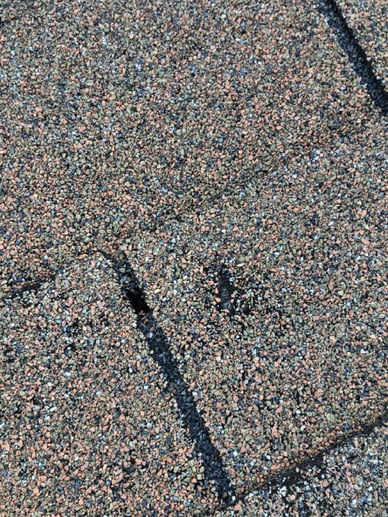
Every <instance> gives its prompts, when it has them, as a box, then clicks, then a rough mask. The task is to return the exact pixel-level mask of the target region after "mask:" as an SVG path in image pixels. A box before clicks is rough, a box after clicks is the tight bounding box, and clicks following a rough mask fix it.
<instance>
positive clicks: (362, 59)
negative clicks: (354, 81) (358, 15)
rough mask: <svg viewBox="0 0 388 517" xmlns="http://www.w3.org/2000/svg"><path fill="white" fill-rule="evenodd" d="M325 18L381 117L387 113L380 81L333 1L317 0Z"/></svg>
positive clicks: (387, 99) (387, 94) (386, 98)
mask: <svg viewBox="0 0 388 517" xmlns="http://www.w3.org/2000/svg"><path fill="white" fill-rule="evenodd" d="M315 5H316V6H317V8H318V10H319V11H320V12H321V13H322V14H323V16H324V17H325V19H326V21H327V23H328V25H329V27H330V28H331V29H332V30H333V31H334V34H335V36H336V39H337V41H338V43H339V45H340V46H341V48H342V49H343V50H344V52H345V53H346V55H347V56H348V59H349V61H350V63H351V64H352V66H353V68H354V70H355V72H356V73H357V75H358V76H359V77H360V79H361V83H362V84H364V85H365V86H366V89H367V91H368V93H369V95H370V97H371V99H372V101H373V103H374V105H375V106H376V108H378V109H379V110H380V111H381V112H382V114H383V115H387V113H388V92H387V91H386V90H385V88H384V85H383V83H382V81H381V80H380V79H379V78H378V77H377V76H376V74H375V72H374V70H373V67H372V65H371V63H370V61H369V60H368V58H367V55H366V52H365V50H364V49H363V48H362V46H361V45H360V44H359V42H358V41H357V38H356V36H355V35H354V32H353V30H352V29H351V27H350V26H349V25H348V23H347V21H346V19H345V17H344V15H343V14H342V11H341V9H340V7H339V6H338V5H337V2H335V1H334V0H317V2H316V4H315Z"/></svg>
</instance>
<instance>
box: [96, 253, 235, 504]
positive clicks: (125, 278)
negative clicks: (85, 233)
mask: <svg viewBox="0 0 388 517" xmlns="http://www.w3.org/2000/svg"><path fill="white" fill-rule="evenodd" d="M101 253H102V254H103V255H104V256H105V257H106V258H107V259H109V260H110V262H112V264H113V267H114V269H115V271H116V274H117V275H118V278H119V283H120V286H121V290H122V292H123V294H124V296H125V298H126V299H127V300H128V301H129V303H130V305H131V307H132V308H133V310H134V311H135V313H136V315H137V328H138V329H139V330H140V331H141V332H142V334H143V335H144V337H145V339H146V341H147V343H148V346H149V348H150V350H151V353H152V356H153V358H154V359H155V361H156V362H157V363H158V364H159V366H160V367H161V369H162V372H163V374H164V375H165V377H166V379H167V382H168V383H169V386H170V388H171V389H172V392H173V394H174V397H175V400H176V402H177V405H178V409H179V412H180V414H181V417H182V420H183V422H184V425H185V427H186V429H187V430H188V431H189V434H190V437H191V439H192V440H193V443H194V447H195V451H196V454H197V456H198V457H199V458H200V459H201V461H202V463H203V466H204V470H205V479H206V480H207V481H213V482H214V483H215V485H216V489H217V495H218V498H219V500H220V501H223V502H224V503H231V502H232V501H234V498H235V494H234V490H233V487H232V484H231V481H230V479H229V476H228V474H227V473H226V471H225V469H224V467H223V464H222V459H221V455H220V453H219V452H218V450H217V448H216V447H215V446H214V445H213V443H212V441H211V438H210V434H209V430H208V429H207V427H206V425H205V423H204V421H203V418H202V417H201V415H200V414H199V412H198V410H197V407H196V404H195V401H194V398H193V395H192V394H191V393H190V391H189V389H188V387H187V385H186V383H185V381H184V379H183V377H182V375H181V374H180V373H179V369H178V364H177V361H176V359H175V358H174V357H173V355H172V353H171V351H170V349H169V346H168V343H167V339H166V336H165V335H164V333H163V330H162V329H161V328H160V327H159V326H158V324H157V322H156V320H155V318H154V315H153V311H152V309H151V308H150V307H149V305H148V304H147V301H146V299H145V295H144V292H143V290H142V288H141V287H140V285H139V282H138V280H137V278H136V276H135V273H134V271H133V270H132V268H131V266H130V264H129V262H128V259H127V258H126V256H125V255H124V254H121V256H120V258H119V259H118V258H114V257H112V256H110V255H109V254H107V253H106V252H104V251H101Z"/></svg>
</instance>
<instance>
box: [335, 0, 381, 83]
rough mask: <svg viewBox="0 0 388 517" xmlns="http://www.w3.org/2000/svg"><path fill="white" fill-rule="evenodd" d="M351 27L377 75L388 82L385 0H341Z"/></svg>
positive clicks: (340, 2) (340, 4)
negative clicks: (360, 0) (359, 0)
mask: <svg viewBox="0 0 388 517" xmlns="http://www.w3.org/2000/svg"><path fill="white" fill-rule="evenodd" d="M338 5H339V7H340V8H341V10H342V12H343V14H344V16H345V18H346V20H347V22H348V24H349V27H351V29H352V30H353V31H354V32H355V35H356V37H357V38H358V40H359V42H360V44H361V45H362V47H363V49H364V50H365V52H366V54H367V56H368V58H369V60H370V61H371V62H372V64H373V67H374V69H375V71H376V75H377V76H378V77H379V78H380V79H381V80H382V81H383V83H384V85H385V87H387V82H388V77H387V74H388V28H387V18H388V8H387V3H386V2H384V1H383V0H363V1H362V2H358V1H355V0H339V1H338Z"/></svg>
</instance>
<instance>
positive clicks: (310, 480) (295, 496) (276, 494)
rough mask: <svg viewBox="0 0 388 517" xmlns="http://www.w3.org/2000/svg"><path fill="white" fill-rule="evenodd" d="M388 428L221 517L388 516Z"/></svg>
mask: <svg viewBox="0 0 388 517" xmlns="http://www.w3.org/2000/svg"><path fill="white" fill-rule="evenodd" d="M386 442H387V427H386V426H385V427H378V428H376V429H375V431H374V432H373V433H372V434H371V435H370V436H367V437H355V438H353V439H352V440H351V441H350V442H349V443H347V444H343V445H341V446H340V447H339V448H336V449H334V450H332V451H330V452H328V453H327V454H324V455H323V457H322V462H320V464H319V465H312V466H309V467H307V468H305V469H301V470H300V471H298V472H297V473H296V476H295V477H294V479H289V478H286V479H279V483H278V484H276V486H275V485H273V486H271V485H268V486H265V487H264V488H263V489H260V490H257V491H256V492H252V493H251V494H250V495H249V496H248V497H246V499H245V501H243V502H241V503H237V504H236V505H235V506H234V507H233V508H231V509H230V510H225V511H220V512H216V513H215V514H214V515H215V516H216V517H231V516H234V515H236V516H237V515H238V516H246V517H250V516H252V517H254V516H256V515H262V516H263V517H270V516H277V515H289V516H295V517H300V516H303V517H304V516H307V515H319V516H322V517H324V516H327V517H329V516H330V515H343V516H345V517H351V516H354V515H357V516H360V517H361V516H362V517H379V516H380V515H386V504H385V501H386V497H387V483H386V480H385V477H386V476H385V472H386V470H387V466H388V465H387V446H386Z"/></svg>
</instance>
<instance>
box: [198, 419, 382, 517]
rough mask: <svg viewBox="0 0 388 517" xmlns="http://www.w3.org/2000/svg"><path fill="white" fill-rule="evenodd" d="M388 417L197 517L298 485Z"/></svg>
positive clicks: (338, 438) (340, 439)
mask: <svg viewBox="0 0 388 517" xmlns="http://www.w3.org/2000/svg"><path fill="white" fill-rule="evenodd" d="M387 417H388V411H387V409H385V411H384V412H383V413H382V414H381V415H379V416H378V417H377V418H376V420H374V421H373V422H371V423H369V424H366V425H364V426H363V427H362V428H361V429H360V430H359V431H353V432H351V433H349V434H346V435H342V434H341V435H339V436H337V439H336V440H335V441H334V442H333V443H332V444H331V445H329V446H328V447H326V448H325V449H322V450H321V451H320V452H318V453H317V454H315V455H314V456H310V457H308V458H306V459H304V460H302V461H300V462H299V463H297V464H294V466H292V467H290V468H287V469H285V470H282V471H280V472H278V473H277V474H275V475H273V476H271V477H270V478H269V479H267V480H266V481H264V482H263V483H261V484H257V485H255V484H252V485H251V486H249V487H248V488H246V489H245V490H244V492H242V493H240V494H238V495H237V496H236V497H235V499H234V500H233V502H229V503H228V502H226V503H222V504H221V505H219V506H217V507H215V508H214V507H213V508H212V509H209V510H208V511H207V512H206V513H203V512H199V513H197V514H196V517H205V516H207V515H209V511H213V512H215V511H223V510H226V509H228V508H231V507H233V506H234V505H236V504H237V503H239V502H243V501H244V500H245V498H246V497H248V496H249V495H250V494H252V492H258V491H259V490H266V489H267V490H269V489H277V488H280V487H283V486H286V487H288V488H290V487H292V486H295V485H297V484H298V483H299V482H300V481H301V479H303V477H304V471H306V470H307V469H308V468H310V467H318V468H322V466H323V460H324V456H325V455H327V454H329V453H330V452H332V451H333V450H335V449H338V448H339V447H341V446H342V445H345V444H348V443H349V442H350V441H351V440H353V439H354V438H361V437H367V436H369V435H371V434H372V433H373V431H374V430H375V429H376V428H377V427H381V426H383V425H385V424H386V422H387Z"/></svg>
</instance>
